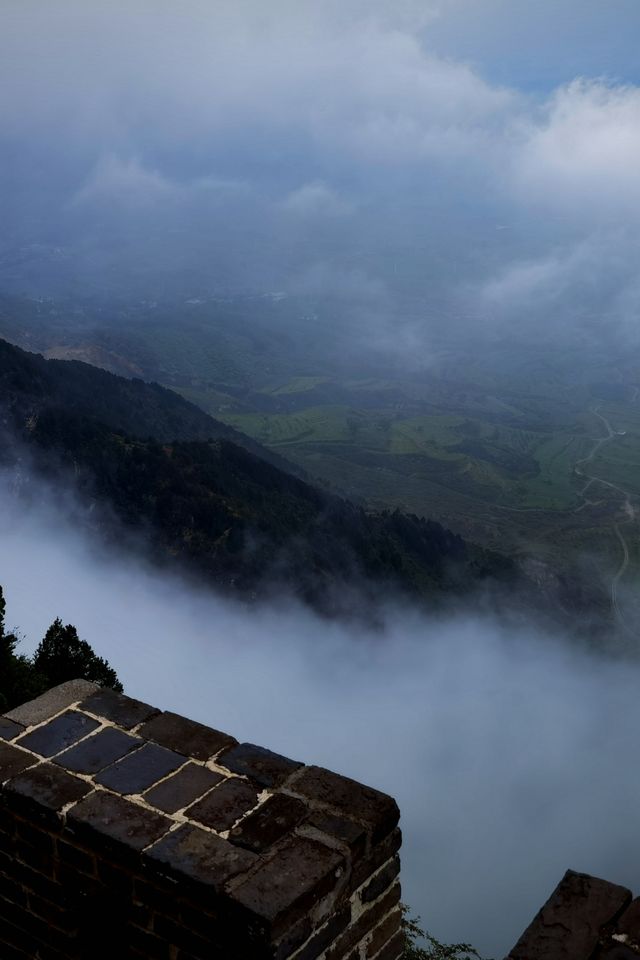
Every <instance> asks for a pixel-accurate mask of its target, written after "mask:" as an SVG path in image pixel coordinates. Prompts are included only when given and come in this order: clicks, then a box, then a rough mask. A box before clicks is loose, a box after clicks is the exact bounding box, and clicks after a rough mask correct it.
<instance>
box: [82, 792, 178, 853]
mask: <svg viewBox="0 0 640 960" xmlns="http://www.w3.org/2000/svg"><path fill="white" fill-rule="evenodd" d="M171 823H172V821H171V820H169V819H168V817H165V816H163V815H162V814H160V813H153V812H152V811H151V810H147V809H146V808H145V807H141V806H139V805H138V804H135V803H131V802H130V801H129V800H125V799H124V798H123V797H118V796H115V795H114V794H112V793H107V792H106V791H103V790H99V791H95V792H94V793H92V794H91V796H90V797H87V798H86V800H83V801H82V802H81V803H79V804H77V805H76V806H75V807H72V808H71V810H70V811H69V813H68V814H67V824H68V827H69V829H70V830H71V831H72V832H73V833H74V834H77V835H78V836H79V837H82V838H84V839H85V840H86V843H87V845H93V844H96V845H97V846H101V847H104V848H106V849H107V850H108V851H111V850H113V849H114V848H115V849H116V850H121V849H122V847H124V848H128V849H129V850H131V851H140V850H142V849H144V847H147V846H149V844H150V843H153V842H154V841H155V840H158V839H159V837H161V836H162V835H163V834H164V833H166V832H167V830H168V829H169V827H170V826H171Z"/></svg>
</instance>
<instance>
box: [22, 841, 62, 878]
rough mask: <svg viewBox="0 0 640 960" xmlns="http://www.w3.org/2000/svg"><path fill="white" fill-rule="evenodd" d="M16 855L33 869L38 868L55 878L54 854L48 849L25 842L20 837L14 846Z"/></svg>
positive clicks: (42, 872) (40, 871) (45, 874)
mask: <svg viewBox="0 0 640 960" xmlns="http://www.w3.org/2000/svg"><path fill="white" fill-rule="evenodd" d="M14 856H16V857H17V859H18V860H21V861H22V863H26V865H27V866H28V867H31V868H32V870H37V871H38V873H41V874H43V875H44V876H46V877H50V878H51V879H52V880H53V879H54V860H53V856H52V855H51V853H50V852H49V851H47V850H46V849H43V848H42V847H40V846H37V847H35V846H32V845H31V844H30V843H24V841H22V840H20V839H19V838H18V839H17V840H16V843H15V847H14Z"/></svg>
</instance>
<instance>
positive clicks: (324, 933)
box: [276, 904, 351, 960]
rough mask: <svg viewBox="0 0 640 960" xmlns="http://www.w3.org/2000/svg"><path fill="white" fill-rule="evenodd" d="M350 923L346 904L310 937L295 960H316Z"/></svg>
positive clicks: (349, 914)
mask: <svg viewBox="0 0 640 960" xmlns="http://www.w3.org/2000/svg"><path fill="white" fill-rule="evenodd" d="M350 923H351V905H350V904H347V905H346V906H344V907H343V908H342V909H341V910H339V911H338V913H336V914H334V916H333V917H330V919H329V920H328V921H327V922H326V923H325V925H324V926H323V927H322V928H321V929H320V930H318V932H317V933H316V934H314V936H313V937H311V939H310V940H309V942H308V943H307V944H305V946H304V947H303V948H302V950H301V951H300V952H299V953H297V954H296V960H317V958H318V957H319V956H320V954H321V953H323V952H324V951H325V950H326V949H327V947H329V946H331V944H332V943H333V942H334V940H335V939H336V937H339V936H340V934H341V933H342V932H343V931H344V930H346V928H347V927H348V926H349V924H350ZM276 956H277V954H276ZM285 956H286V955H285Z"/></svg>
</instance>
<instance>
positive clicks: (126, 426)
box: [0, 340, 304, 476]
mask: <svg viewBox="0 0 640 960" xmlns="http://www.w3.org/2000/svg"><path fill="white" fill-rule="evenodd" d="M0 403H2V404H3V405H7V406H9V407H11V408H15V410H16V412H17V413H18V415H19V417H21V418H23V419H26V418H28V417H29V416H33V415H36V416H37V415H38V414H39V412H40V411H41V410H43V409H53V408H59V409H61V410H67V411H69V410H75V411H78V412H82V414H83V415H84V416H87V417H91V418H93V419H96V420H99V421H100V422H101V423H104V424H105V425H106V426H109V427H112V428H114V429H117V430H120V431H122V432H123V433H126V434H129V435H130V436H133V437H140V438H147V437H154V438H155V439H156V440H160V441H164V440H210V439H215V440H219V439H225V440H231V441H232V442H233V443H237V444H239V445H240V446H243V447H245V448H246V449H247V450H250V451H252V452H253V453H255V454H257V455H258V456H259V457H262V458H263V459H264V460H268V461H269V462H270V463H273V464H275V465H276V466H280V467H282V468H283V469H286V470H288V471H289V472H291V473H297V474H298V476H301V475H304V474H303V472H302V471H301V470H300V468H298V467H296V466H294V465H293V464H290V463H288V461H286V460H285V459H284V458H283V457H280V456H278V454H276V453H272V452H271V451H270V450H267V449H266V447H263V446H261V444H259V443H257V442H256V441H255V440H252V439H251V438H250V437H247V436H246V435H245V434H243V433H240V432H239V431H238V430H234V429H233V427H229V426H227V425H226V424H224V423H221V422H220V421H219V420H215V419H214V418H213V417H210V416H209V414H207V413H205V412H204V411H203V410H201V409H200V408H199V407H197V406H195V404H193V403H190V402H189V401H188V400H185V399H184V398H183V397H181V396H180V395H179V394H177V393H174V392H173V391H172V390H168V389H166V388H165V387H161V386H160V385H159V384H157V383H145V382H144V381H142V380H138V379H133V380H130V379H128V378H126V377H120V376H116V375H115V374H113V373H108V372H107V371H106V370H102V369H100V368H99V367H94V366H91V365H90V364H88V363H81V362H80V361H78V360H45V359H44V357H42V356H40V355H39V354H35V353H28V352H26V351H24V350H21V349H20V348H19V347H15V346H13V345H12V344H10V343H7V341H5V340H0Z"/></svg>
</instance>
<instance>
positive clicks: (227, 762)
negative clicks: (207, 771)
mask: <svg viewBox="0 0 640 960" xmlns="http://www.w3.org/2000/svg"><path fill="white" fill-rule="evenodd" d="M217 762H218V763H219V764H220V766H222V767H226V768H227V770H231V771H232V772H233V773H239V774H242V775H244V776H246V777H251V778H252V779H253V780H255V781H256V783H259V784H261V785H262V786H263V787H278V786H280V784H282V783H283V782H284V781H285V780H286V779H287V777H289V776H290V775H291V774H292V773H294V771H296V770H299V769H300V767H301V766H302V764H301V763H299V762H298V761H297V760H289V758H288V757H281V756H280V754H279V753H272V752H271V750H265V749H264V747H257V746H256V745H255V744H254V743H239V744H238V745H237V746H235V747H233V748H232V749H231V750H227V751H225V753H223V754H222V756H221V757H219V758H218V761H217Z"/></svg>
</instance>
